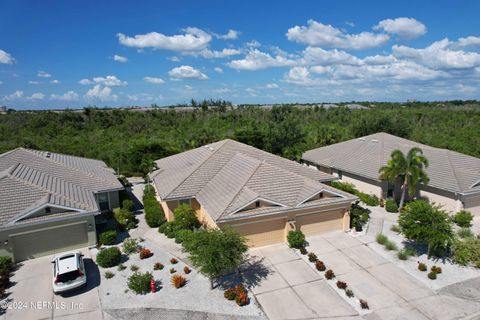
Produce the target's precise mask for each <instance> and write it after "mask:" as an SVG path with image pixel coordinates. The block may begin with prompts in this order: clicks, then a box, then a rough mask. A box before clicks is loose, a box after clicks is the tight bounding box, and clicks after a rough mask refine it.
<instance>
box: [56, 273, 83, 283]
mask: <svg viewBox="0 0 480 320" xmlns="http://www.w3.org/2000/svg"><path fill="white" fill-rule="evenodd" d="M79 276H80V273H79V272H78V270H73V271H69V272H66V273H63V274H59V275H57V281H56V282H68V281H72V280H75V279H77V278H78V277H79Z"/></svg>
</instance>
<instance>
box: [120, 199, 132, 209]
mask: <svg viewBox="0 0 480 320" xmlns="http://www.w3.org/2000/svg"><path fill="white" fill-rule="evenodd" d="M133 207H134V205H133V201H132V200H129V199H126V200H123V202H122V209H125V210H127V211H130V212H132V211H133Z"/></svg>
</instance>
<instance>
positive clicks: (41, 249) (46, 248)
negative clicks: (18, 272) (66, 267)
mask: <svg viewBox="0 0 480 320" xmlns="http://www.w3.org/2000/svg"><path fill="white" fill-rule="evenodd" d="M11 238H12V241H13V252H14V257H15V261H22V260H26V259H32V258H37V257H40V256H45V255H47V254H54V253H60V252H64V251H68V250H72V249H76V248H81V247H85V246H87V245H88V232H87V224H86V222H82V223H77V224H70V225H61V226H56V227H52V228H48V229H43V230H36V231H30V232H23V233H18V234H15V235H12V236H11Z"/></svg>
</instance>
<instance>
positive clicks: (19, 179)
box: [9, 163, 93, 207]
mask: <svg viewBox="0 0 480 320" xmlns="http://www.w3.org/2000/svg"><path fill="white" fill-rule="evenodd" d="M19 165H22V166H23V167H25V168H28V169H30V170H33V171H36V172H39V173H40V174H44V175H45V176H47V177H50V178H52V179H58V180H60V181H62V182H65V183H67V184H70V185H72V186H74V187H75V188H80V189H83V190H85V191H87V192H91V193H93V191H92V190H89V189H87V188H84V187H82V186H79V185H76V184H73V183H71V182H68V181H66V180H64V179H61V178H57V177H53V176H50V175H48V174H46V173H44V172H41V171H39V170H36V169H33V168H30V167H29V166H27V165H25V164H20V163H19V164H18V165H17V167H18V166H19ZM9 176H10V177H11V178H12V179H14V180H16V181H19V182H22V183H23V184H25V185H28V186H32V187H34V188H36V189H37V190H41V191H44V192H47V194H53V195H57V196H60V197H63V198H65V199H67V200H69V201H71V202H72V203H75V204H77V205H79V206H81V207H85V205H84V204H83V203H81V202H78V201H77V200H75V199H72V198H70V197H69V196H66V195H63V194H61V193H58V192H54V191H51V190H48V189H47V188H44V187H41V186H39V185H37V184H35V183H32V182H29V181H26V180H24V179H21V178H19V177H16V176H13V175H12V174H10V175H9Z"/></svg>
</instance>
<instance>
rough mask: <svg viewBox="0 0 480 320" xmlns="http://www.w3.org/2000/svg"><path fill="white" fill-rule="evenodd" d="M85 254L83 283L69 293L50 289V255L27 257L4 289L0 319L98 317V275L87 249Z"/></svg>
mask: <svg viewBox="0 0 480 320" xmlns="http://www.w3.org/2000/svg"><path fill="white" fill-rule="evenodd" d="M81 251H82V252H83V254H84V255H85V257H84V258H85V268H86V273H87V286H86V287H84V288H82V289H79V290H76V291H74V292H72V293H69V294H63V295H55V294H53V291H52V283H51V282H52V264H51V260H52V259H53V256H52V255H50V256H45V257H41V258H37V259H32V260H27V261H24V262H22V263H21V264H20V266H19V267H18V268H17V270H16V271H15V272H14V274H13V276H12V278H11V281H12V282H13V285H12V287H11V288H10V289H9V290H8V292H9V293H10V294H9V295H8V297H7V298H6V299H5V300H3V303H7V306H8V308H7V310H5V311H6V312H5V313H4V314H3V315H2V316H1V318H2V319H19V320H25V319H28V320H30V319H32V320H34V319H64V320H70V319H89V320H91V319H102V318H103V315H102V310H101V307H100V305H101V304H100V299H99V295H98V289H97V288H98V286H99V284H100V275H99V272H98V268H97V266H96V265H95V263H93V261H92V259H91V257H90V252H89V250H88V249H86V248H85V249H82V250H81Z"/></svg>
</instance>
